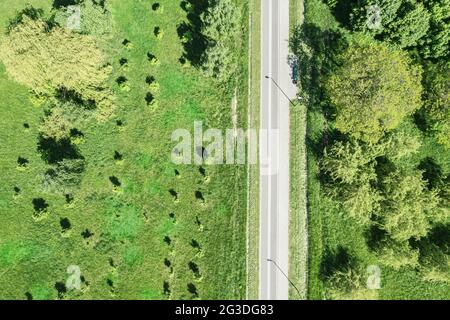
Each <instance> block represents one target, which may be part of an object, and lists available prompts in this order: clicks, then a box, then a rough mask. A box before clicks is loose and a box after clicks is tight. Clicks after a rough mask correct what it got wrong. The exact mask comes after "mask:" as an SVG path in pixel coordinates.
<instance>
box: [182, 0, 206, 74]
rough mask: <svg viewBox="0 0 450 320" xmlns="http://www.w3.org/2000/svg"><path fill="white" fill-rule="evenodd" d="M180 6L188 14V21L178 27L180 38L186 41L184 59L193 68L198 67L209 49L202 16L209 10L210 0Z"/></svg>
mask: <svg viewBox="0 0 450 320" xmlns="http://www.w3.org/2000/svg"><path fill="white" fill-rule="evenodd" d="M180 6H181V8H182V9H183V10H184V11H185V12H186V13H187V20H188V21H187V22H182V23H180V24H179V25H178V26H177V32H178V36H179V38H180V39H183V41H184V42H183V47H184V53H183V56H182V58H185V59H186V60H189V61H190V62H191V64H192V65H193V66H196V67H198V66H200V64H201V62H202V61H201V60H202V56H203V53H204V52H205V50H206V47H207V39H206V38H205V36H204V35H203V34H202V26H203V22H202V19H201V15H202V14H203V13H204V12H205V11H206V10H207V9H208V6H209V0H186V1H181V4H180Z"/></svg>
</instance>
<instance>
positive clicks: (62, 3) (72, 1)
mask: <svg viewBox="0 0 450 320" xmlns="http://www.w3.org/2000/svg"><path fill="white" fill-rule="evenodd" d="M81 2H83V1H82V0H53V4H52V6H53V8H55V9H61V8H63V7H67V6H73V5H77V4H80V3H81Z"/></svg>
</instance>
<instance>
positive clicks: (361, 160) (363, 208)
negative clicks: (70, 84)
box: [322, 142, 382, 224]
mask: <svg viewBox="0 0 450 320" xmlns="http://www.w3.org/2000/svg"><path fill="white" fill-rule="evenodd" d="M374 166H375V161H374V155H373V150H371V149H370V148H366V147H363V146H362V145H360V144H358V143H357V142H346V143H342V142H337V143H335V144H334V145H333V146H332V147H331V148H330V149H328V150H325V156H324V158H323V161H322V170H323V171H324V172H326V173H327V174H328V175H329V176H330V177H331V179H332V185H331V186H330V188H328V191H329V192H328V193H329V194H330V195H331V196H332V197H333V198H335V199H336V200H338V201H339V202H340V203H341V204H342V207H343V208H344V210H345V212H346V213H347V214H348V216H350V217H351V218H353V219H356V220H357V221H359V222H360V223H362V224H368V223H370V219H371V216H372V215H373V214H374V213H375V212H377V211H378V210H379V203H380V201H381V200H382V197H381V194H380V193H379V192H378V191H377V190H376V189H375V188H374V187H373V186H372V184H373V183H374V182H376V179H377V176H376V173H375V167H374Z"/></svg>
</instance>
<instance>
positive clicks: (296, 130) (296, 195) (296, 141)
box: [289, 0, 308, 300]
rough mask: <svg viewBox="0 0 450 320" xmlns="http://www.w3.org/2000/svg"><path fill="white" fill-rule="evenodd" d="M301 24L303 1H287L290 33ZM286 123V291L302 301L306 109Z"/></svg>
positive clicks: (305, 241)
mask: <svg viewBox="0 0 450 320" xmlns="http://www.w3.org/2000/svg"><path fill="white" fill-rule="evenodd" d="M302 23H303V0H291V2H290V24H291V30H292V29H293V27H294V26H296V25H299V24H302ZM300 94H301V93H300ZM290 119H291V123H290V130H291V132H290V139H291V141H290V150H291V151H290V171H291V173H290V174H291V176H290V181H291V186H290V188H291V189H290V211H289V278H290V280H291V281H292V282H293V283H294V284H295V287H294V286H291V287H290V288H289V297H290V299H293V300H298V299H302V300H303V299H306V297H307V290H308V284H307V281H308V280H307V279H308V264H307V263H308V227H307V225H308V217H307V214H308V213H307V194H306V187H307V186H306V179H307V167H306V140H305V139H306V106H305V105H303V104H298V105H296V106H295V107H292V108H291V116H290ZM296 288H297V289H298V291H297V289H296Z"/></svg>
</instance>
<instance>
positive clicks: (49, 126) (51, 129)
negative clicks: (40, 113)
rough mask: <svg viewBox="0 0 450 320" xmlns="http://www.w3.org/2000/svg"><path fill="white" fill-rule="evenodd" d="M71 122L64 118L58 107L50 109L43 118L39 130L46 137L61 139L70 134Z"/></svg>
mask: <svg viewBox="0 0 450 320" xmlns="http://www.w3.org/2000/svg"><path fill="white" fill-rule="evenodd" d="M70 129H72V126H71V124H70V123H69V122H68V121H67V120H66V119H65V118H64V116H63V111H62V110H61V109H60V108H54V109H52V111H51V113H50V114H49V115H48V116H47V117H45V118H44V121H43V123H42V125H41V128H40V132H41V134H42V136H43V137H44V138H46V139H54V140H55V141H61V140H62V139H67V138H68V137H69V136H70Z"/></svg>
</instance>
